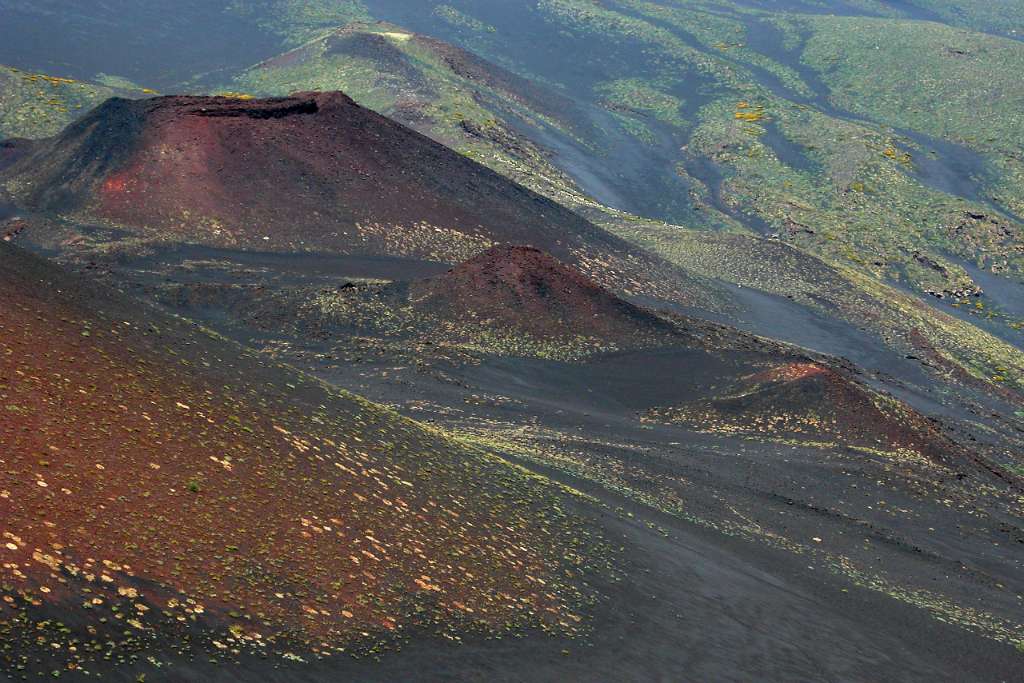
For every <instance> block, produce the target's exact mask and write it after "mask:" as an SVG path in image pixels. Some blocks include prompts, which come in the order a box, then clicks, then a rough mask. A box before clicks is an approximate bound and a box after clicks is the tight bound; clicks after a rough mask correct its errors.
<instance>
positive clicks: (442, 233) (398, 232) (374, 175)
mask: <svg viewBox="0 0 1024 683" xmlns="http://www.w3.org/2000/svg"><path fill="white" fill-rule="evenodd" d="M0 178H2V179H6V180H8V181H10V182H9V186H10V187H12V188H14V189H15V195H16V199H17V200H18V201H19V202H21V203H22V204H23V205H24V206H26V207H28V208H30V209H33V210H36V211H44V212H55V213H62V214H65V215H71V216H74V217H79V218H88V219H92V220H98V221H100V222H103V223H107V224H112V225H116V226H120V227H123V228H126V229H128V230H130V231H132V232H134V233H140V234H142V235H145V236H146V237H149V238H155V239H161V240H169V241H188V242H193V243H201V244H207V245H211V246H219V247H232V248H242V249H249V250H260V251H289V252H295V251H326V252H333V253H338V254H363V255H389V256H406V257H411V258H418V259H427V260H433V261H442V262H448V263H454V262H457V261H460V260H463V259H465V258H468V257H470V256H472V255H474V254H476V253H478V252H479V251H481V250H482V249H484V248H486V247H488V246H490V245H492V244H494V243H500V242H514V243H519V244H531V245H533V246H536V247H540V248H543V249H545V250H547V251H549V252H551V253H553V254H555V255H557V256H559V257H560V258H564V259H571V260H572V261H574V262H577V263H580V264H581V265H582V266H584V267H588V268H594V269H597V270H600V271H602V272H603V273H604V274H605V279H606V280H609V281H611V280H614V279H616V278H617V279H618V280H619V281H620V282H622V283H625V282H627V281H628V280H630V279H631V278H629V277H628V276H627V275H626V273H627V272H628V271H632V270H633V269H634V268H633V266H640V268H639V270H640V272H646V273H649V274H651V275H650V278H651V279H654V275H653V274H652V273H655V272H657V271H658V270H659V269H660V268H661V266H660V265H659V263H658V262H657V261H656V260H654V259H652V258H650V257H647V256H646V255H644V254H643V253H642V252H639V251H638V250H637V249H636V248H634V247H631V246H629V245H627V243H625V242H623V241H621V240H619V239H618V238H615V237H613V236H611V235H609V234H608V233H606V232H604V231H602V230H600V229H598V228H596V227H595V226H593V225H592V224H590V223H588V222H587V221H585V220H583V219H582V218H580V217H579V216H577V215H576V214H574V213H572V212H571V211H568V210H567V209H564V208H562V207H561V206H559V205H557V204H555V203H554V202H552V201H550V200H548V199H545V198H542V197H540V196H539V195H537V194H535V193H533V192H531V191H529V190H526V189H524V188H522V187H521V186H519V185H516V184H515V183H513V182H511V181H509V180H507V179H505V178H503V177H502V176H499V175H498V174H496V173H494V172H492V171H490V170H488V169H486V168H484V167H483V166H480V165H479V164H477V163H475V162H473V161H471V160H469V159H467V158H465V157H463V156H461V155H459V154H457V153H455V152H453V151H451V150H449V149H447V148H445V147H443V146H441V145H439V144H437V143H435V142H433V141H431V140H430V139H428V138H426V137H424V136H422V135H420V134H418V133H416V132H414V131H412V130H409V129H407V128H405V127H403V126H401V125H400V124H397V123H395V122H393V121H390V120H388V119H386V118H384V117H382V116H380V115H378V114H376V113H374V112H372V111H369V110H367V109H364V108H362V107H360V106H358V105H356V104H355V103H354V102H352V100H351V99H349V98H348V97H347V96H345V95H343V94H341V93H337V92H335V93H305V94H299V95H295V96H293V97H289V98H282V99H270V100H245V99H227V98H207V97H165V98H156V99H151V100H145V101H139V102H136V101H128V100H123V99H112V100H109V101H107V102H106V103H105V104H103V105H102V106H100V107H99V108H98V109H97V110H96V111H94V112H93V113H92V114H90V115H89V116H87V117H85V118H84V119H82V120H81V121H79V122H77V123H75V124H73V125H72V126H70V127H68V128H67V129H66V130H65V131H64V133H62V134H61V135H60V136H58V137H56V138H53V139H51V140H49V141H47V142H44V143H41V144H39V145H37V146H35V148H34V149H33V150H32V151H31V152H30V153H29V154H27V155H26V156H25V157H24V158H22V159H20V160H18V161H17V162H15V163H14V164H13V165H12V166H11V167H10V168H8V169H7V170H6V171H5V172H3V174H2V175H0Z"/></svg>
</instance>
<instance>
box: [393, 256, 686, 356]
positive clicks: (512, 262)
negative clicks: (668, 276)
mask: <svg viewBox="0 0 1024 683" xmlns="http://www.w3.org/2000/svg"><path fill="white" fill-rule="evenodd" d="M409 298H410V300H411V301H412V302H413V304H414V306H415V308H416V309H418V310H420V311H429V312H430V313H431V314H432V315H434V316H436V317H439V318H442V319H446V320H460V321H463V322H465V321H468V320H472V321H475V322H481V323H482V322H485V321H486V322H487V323H488V324H490V325H495V326H501V327H504V328H508V329H514V330H516V331H518V332H521V333H525V334H528V335H532V336H534V337H537V338H539V339H544V338H559V337H567V336H577V335H583V336H587V337H593V338H597V339H601V340H603V341H607V342H610V343H616V344H626V345H629V344H635V343H640V342H642V341H646V340H647V339H648V338H650V337H651V336H654V335H666V336H667V335H672V334H675V329H674V327H673V326H671V325H669V324H668V323H667V322H665V321H663V320H662V319H660V318H658V317H657V316H655V315H654V314H653V313H651V312H649V311H646V310H644V309H642V308H640V307H638V306H635V305H633V304H631V303H629V302H627V301H625V300H623V299H621V298H619V297H618V296H616V295H615V294H613V293H611V292H610V291H608V290H607V289H605V288H604V287H601V286H600V285H598V284H596V283H595V282H594V281H593V280H591V279H589V278H588V277H586V276H585V275H583V274H582V273H580V272H579V271H578V270H576V269H575V268H571V267H569V266H567V265H565V264H564V263H562V262H560V261H559V260H558V259H556V258H554V257H553V256H551V255H550V254H546V253H544V252H542V251H540V250H539V249H534V248H532V247H522V246H509V245H502V246H497V247H493V248H491V249H489V250H487V251H486V252H484V253H482V254H480V255H478V256H476V257H474V258H472V259H470V260H468V261H465V262H463V263H460V264H459V265H457V266H456V267H455V268H453V269H452V270H450V271H448V272H447V273H445V274H444V275H442V276H440V277H436V278H431V279H429V280H420V281H418V282H413V283H410V285H409Z"/></svg>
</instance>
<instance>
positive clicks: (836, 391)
mask: <svg viewBox="0 0 1024 683" xmlns="http://www.w3.org/2000/svg"><path fill="white" fill-rule="evenodd" d="M649 417H650V418H652V419H656V420H659V421H667V422H674V423H682V424H687V425H690V426H692V427H694V428H696V429H700V430H702V431H710V432H722V433H735V434H745V435H749V436H755V437H768V438H786V439H797V440H803V441H814V442H825V441H828V442H837V443H839V444H841V445H848V446H857V447H861V448H867V449H873V450H881V451H885V452H903V453H905V454H915V453H916V454H918V455H921V456H925V457H927V458H929V459H932V460H936V461H948V460H949V459H950V457H949V456H952V455H956V456H958V457H959V456H960V455H961V449H960V448H959V447H957V446H956V445H955V444H954V443H953V442H952V441H950V440H949V439H948V438H945V437H944V436H943V435H942V434H941V432H940V431H939V430H938V429H937V428H936V426H935V425H934V424H933V423H932V422H930V421H929V420H928V419H927V418H925V417H923V416H922V415H920V414H918V413H917V412H915V411H913V410H911V409H910V408H909V407H907V406H906V405H904V404H902V403H900V402H899V401H896V400H894V399H891V398H888V397H885V396H882V395H880V394H876V393H875V392H873V391H871V390H870V389H868V388H867V387H864V386H862V385H860V384H858V383H856V382H854V381H853V380H851V379H850V378H849V377H846V376H845V375H844V374H842V373H841V372H839V371H837V370H834V369H832V368H829V367H826V366H824V365H821V364H818V363H811V362H791V363H785V364H782V365H778V366H776V367H774V368H772V369H770V370H767V371H763V372H758V373H756V374H753V375H749V376H746V377H743V378H740V379H739V380H738V381H737V382H736V384H735V385H734V387H733V388H732V390H731V391H729V392H728V393H726V394H725V395H723V396H720V397H716V398H712V399H708V400H700V401H693V402H690V403H686V404H683V405H681V406H677V407H673V408H668V409H656V410H653V411H651V413H650V414H649Z"/></svg>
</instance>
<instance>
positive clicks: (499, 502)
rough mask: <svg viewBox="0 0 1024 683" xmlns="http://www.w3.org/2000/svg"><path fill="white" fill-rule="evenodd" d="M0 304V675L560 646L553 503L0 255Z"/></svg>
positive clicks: (442, 447)
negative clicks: (442, 639)
mask: <svg viewBox="0 0 1024 683" xmlns="http://www.w3.org/2000/svg"><path fill="white" fill-rule="evenodd" d="M0 289H2V291H3V293H4V295H3V297H2V299H0V560H2V562H0V634H2V638H0V670H3V669H7V670H8V671H11V670H13V669H14V667H17V666H19V665H24V664H25V663H27V662H30V661H34V660H36V658H37V657H42V658H43V660H42V662H44V663H39V662H37V663H35V664H33V669H34V670H46V671H50V670H51V669H57V670H62V669H65V667H67V666H68V665H70V666H71V668H84V669H89V670H93V671H96V670H97V668H95V667H99V668H101V669H102V668H106V667H107V666H109V665H110V662H108V663H107V664H103V663H102V662H97V660H98V659H101V658H102V655H103V654H104V653H107V652H110V653H112V655H113V660H112V661H114V662H117V661H125V662H131V661H133V660H135V659H136V658H144V656H145V655H146V653H147V652H153V651H154V649H156V648H159V649H160V650H162V651H165V652H167V651H169V650H182V651H190V652H192V654H193V655H195V654H196V650H194V649H192V648H198V649H199V651H198V652H199V654H200V655H201V656H202V659H203V660H205V659H206V658H207V656H208V655H206V654H202V653H203V651H204V650H205V649H207V648H208V649H209V653H210V656H216V655H218V654H229V653H230V651H231V650H233V649H241V650H248V649H257V650H263V648H265V647H266V648H269V649H268V650H267V651H268V652H279V653H280V652H282V651H283V650H284V648H297V650H294V651H296V652H300V653H301V652H306V653H307V655H308V651H309V650H310V649H311V648H315V649H319V650H321V651H323V652H331V651H333V650H334V649H335V648H337V647H342V646H347V647H350V648H352V647H355V648H356V649H360V648H361V647H363V646H365V647H372V646H373V643H374V642H377V643H379V642H381V641H382V640H384V641H386V640H388V639H389V638H390V637H391V636H390V635H389V634H392V633H394V632H400V631H403V630H405V629H410V628H416V629H417V630H418V631H419V632H422V633H434V634H443V633H446V632H447V633H449V634H452V635H454V634H455V633H456V632H459V631H463V630H467V629H468V630H470V631H481V630H482V631H483V632H485V633H486V632H491V633H496V632H502V631H507V630H508V629H510V628H517V627H526V626H530V625H533V626H542V627H544V628H546V629H550V630H552V631H553V632H557V631H564V630H565V629H566V628H567V627H568V628H569V630H570V631H571V630H573V629H574V628H575V626H574V625H575V624H576V623H577V620H578V615H577V613H576V611H575V610H576V605H577V602H576V601H577V599H578V598H579V597H580V596H581V595H582V594H581V593H580V592H579V590H578V588H579V587H580V586H582V585H583V584H582V583H576V582H575V579H571V578H570V576H575V575H576V574H575V572H577V571H580V570H581V567H582V565H580V566H577V567H576V568H572V567H569V566H563V564H564V562H563V559H562V558H564V557H567V553H576V552H579V553H581V554H580V555H579V557H578V559H580V560H582V557H583V556H589V557H590V558H591V559H590V560H587V561H586V562H583V563H582V564H588V563H589V562H591V561H593V560H596V559H597V558H598V555H599V554H600V553H598V554H594V553H593V550H594V549H593V548H586V549H585V548H583V547H582V546H579V545H578V544H579V543H580V542H581V541H582V540H583V539H584V538H586V537H587V533H588V532H587V531H586V530H585V529H582V528H580V527H578V526H576V524H575V523H569V522H568V521H567V520H566V519H565V518H564V516H563V515H562V514H561V513H560V512H558V510H557V506H556V507H550V506H551V505H552V503H553V502H554V501H555V494H554V493H552V491H551V490H550V489H547V488H545V487H543V486H539V485H537V484H536V483H531V482H530V481H529V480H527V479H526V478H524V477H522V476H521V475H519V474H517V473H515V472H514V471H512V470H510V469H508V468H507V467H505V466H504V465H502V464H499V463H498V462H496V461H494V460H491V459H487V458H484V457H482V456H480V455H478V454H474V453H472V452H468V451H467V450H466V449H465V448H464V447H462V446H460V445H458V444H455V443H454V442H450V441H448V440H446V439H445V438H444V437H442V436H441V435H440V434H438V433H437V432H428V431H426V430H424V429H422V428H421V427H419V426H418V425H416V424H414V423H412V422H409V421H407V420H404V419H402V418H400V417H398V416H397V415H395V414H394V413H391V412H389V411H386V410H384V409H383V408H379V407H377V406H374V405H373V404H370V403H368V402H365V401H361V400H359V399H356V398H354V397H352V396H350V395H347V394H339V393H334V392H331V391H328V390H327V389H325V388H324V387H323V385H321V384H319V383H318V382H315V381H313V380H311V379H309V378H306V377H303V376H300V375H297V374H296V373H294V372H290V371H286V370H284V369H282V368H279V367H276V366H272V365H268V364H266V363H264V362H263V361H261V360H260V359H259V358H258V357H256V356H254V355H251V354H244V353H242V352H241V350H240V349H239V348H238V347H236V346H234V345H232V344H230V343H227V342H225V341H222V340H220V339H218V338H216V336H215V335H213V334H212V333H211V334H204V333H202V332H200V331H199V330H198V329H197V328H195V327H193V326H191V325H189V324H186V323H184V322H181V321H178V320H174V319H172V318H169V317H165V316H162V315H158V314H157V313H156V312H155V311H151V312H145V313H143V314H141V315H140V312H139V305H138V304H137V303H135V304H132V303H130V302H128V301H126V300H124V299H122V298H120V297H117V296H111V295H107V294H104V293H103V292H102V291H99V290H96V289H95V288H94V287H93V286H91V285H89V284H88V283H87V282H86V281H84V280H80V279H78V278H74V277H70V276H68V275H66V274H64V273H63V272H62V271H59V270H57V269H55V268H54V267H52V266H50V265H47V264H45V263H43V262H41V261H39V260H37V259H36V258H35V257H31V256H28V255H26V254H25V253H24V252H21V251H18V250H15V249H13V248H12V247H10V246H8V245H4V244H2V243H0ZM41 340H45V342H44V343H41ZM574 546H576V547H578V550H571V548H572V547H574ZM566 572H568V573H566ZM573 584H575V585H573ZM54 617H57V618H59V620H60V623H58V622H56V621H52V620H50V621H48V619H52V618H54ZM559 622H562V625H561V626H559ZM570 624H573V626H572V627H570V626H569V625H570ZM64 625H66V626H67V627H68V628H69V629H70V630H68V631H65V630H64ZM189 641H191V644H190V642H189ZM214 641H216V642H214ZM72 642H77V648H74V647H72V648H70V649H69V645H71V644H72ZM108 659H109V658H108Z"/></svg>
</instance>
